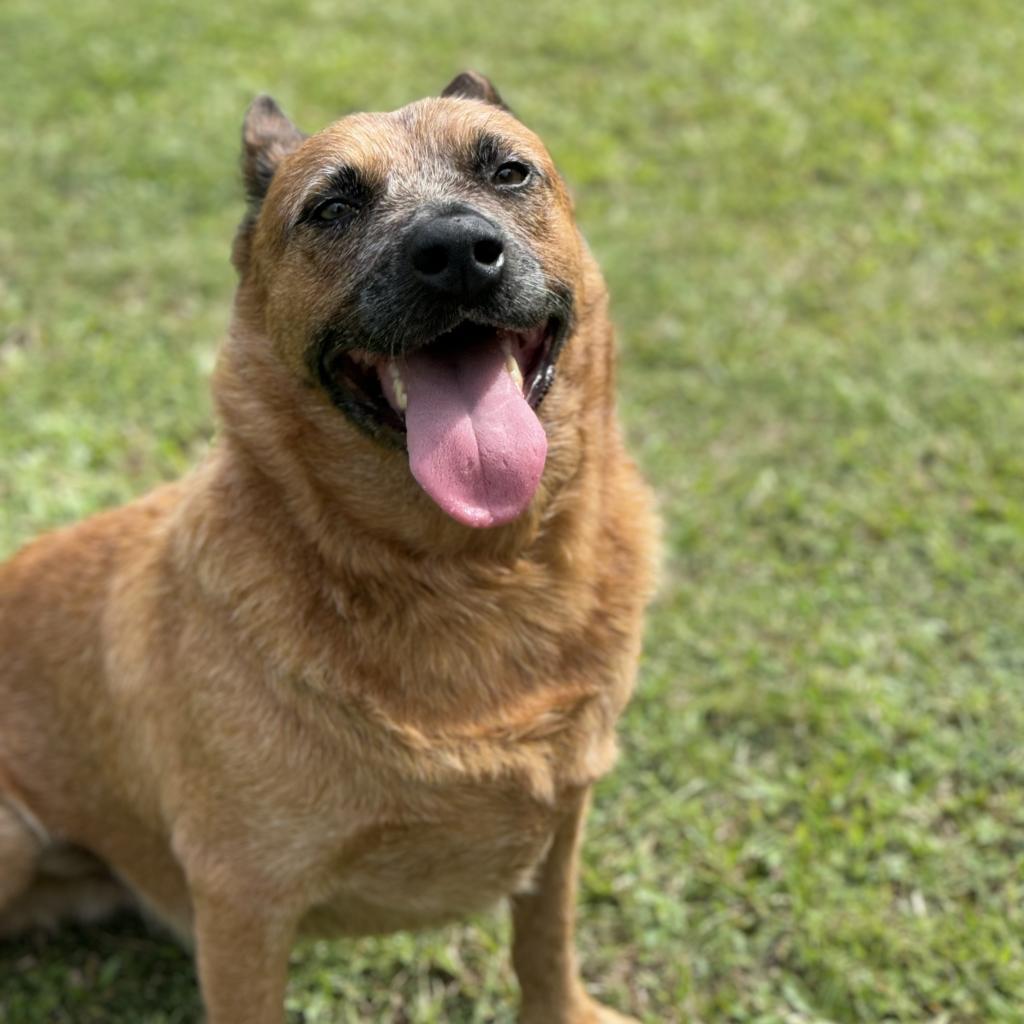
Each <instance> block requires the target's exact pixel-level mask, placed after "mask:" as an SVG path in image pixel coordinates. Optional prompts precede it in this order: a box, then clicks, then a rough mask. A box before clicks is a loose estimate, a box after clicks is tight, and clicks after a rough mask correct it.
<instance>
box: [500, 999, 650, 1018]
mask: <svg viewBox="0 0 1024 1024" xmlns="http://www.w3.org/2000/svg"><path fill="white" fill-rule="evenodd" d="M519 1024H640V1021H638V1020H637V1019H636V1018H635V1017H627V1016H626V1015H625V1014H624V1013H619V1012H618V1011H617V1010H613V1009H611V1007H609V1006H605V1005H604V1004H602V1003H598V1002H595V1001H594V1000H593V999H587V1001H586V1004H585V1005H583V1006H576V1007H575V1008H574V1009H567V1008H565V1007H564V1006H563V1007H561V1008H554V1007H550V1008H548V1009H547V1010H545V1011H542V1012H540V1013H536V1012H535V1013H532V1014H531V1013H524V1014H523V1015H522V1016H521V1017H520V1018H519Z"/></svg>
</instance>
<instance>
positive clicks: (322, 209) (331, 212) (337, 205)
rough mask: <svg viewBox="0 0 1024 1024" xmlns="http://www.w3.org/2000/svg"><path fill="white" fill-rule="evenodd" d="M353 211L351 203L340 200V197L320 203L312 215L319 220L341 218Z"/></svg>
mask: <svg viewBox="0 0 1024 1024" xmlns="http://www.w3.org/2000/svg"><path fill="white" fill-rule="evenodd" d="M353 212H354V208H353V207H352V205H351V204H349V203H345V202H342V200H340V199H331V200H329V201H328V202H326V203H322V204H321V205H320V206H318V207H317V208H316V210H315V211H314V213H313V217H314V219H316V220H319V221H333V220H341V219H343V218H344V217H347V216H349V214H351V213H353Z"/></svg>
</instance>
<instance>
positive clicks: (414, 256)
mask: <svg viewBox="0 0 1024 1024" xmlns="http://www.w3.org/2000/svg"><path fill="white" fill-rule="evenodd" d="M408 253H409V260H410V261H411V263H412V268H413V271H414V273H415V274H416V276H417V277H418V278H419V279H420V280H421V281H423V282H424V283H425V284H427V285H429V286H430V287H431V288H433V289H435V290H436V291H438V292H440V293H442V294H443V295H446V296H447V297H449V298H452V299H462V300H466V299H472V298H476V297H477V296H478V295H480V294H481V293H482V292H484V291H485V290H486V289H488V288H493V287H494V286H495V285H496V284H497V283H498V281H500V280H501V275H502V271H503V270H504V267H505V242H504V239H503V238H502V235H501V231H500V230H499V229H498V227H497V225H495V224H492V223H491V222H490V221H489V220H487V219H486V218H484V217H481V216H480V215H479V214H476V213H447V214H441V215H439V216H436V217H432V218H431V219H430V220H428V221H424V222H423V223H422V224H420V225H418V226H417V227H416V228H414V229H413V231H412V234H411V235H410V236H409V241H408Z"/></svg>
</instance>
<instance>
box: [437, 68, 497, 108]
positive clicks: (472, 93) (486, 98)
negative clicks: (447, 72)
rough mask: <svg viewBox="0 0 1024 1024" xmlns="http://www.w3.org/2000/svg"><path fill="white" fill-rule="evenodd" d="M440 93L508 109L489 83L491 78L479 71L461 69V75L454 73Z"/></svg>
mask: <svg viewBox="0 0 1024 1024" xmlns="http://www.w3.org/2000/svg"><path fill="white" fill-rule="evenodd" d="M441 95H442V96H461V97H462V98H463V99H467V100H482V101H483V102H484V103H490V104H491V106H493V107H501V109H502V110H508V107H506V106H505V101H504V100H503V99H502V98H501V96H500V95H499V93H498V90H497V89H495V88H494V86H493V85H492V84H491V80H490V79H489V78H487V77H486V76H485V75H481V74H480V72H479V71H463V72H462V74H461V75H456V76H455V77H454V78H453V79H452V80H451V81H450V82H449V83H448V84H447V85H446V86H445V87H444V89H442V90H441Z"/></svg>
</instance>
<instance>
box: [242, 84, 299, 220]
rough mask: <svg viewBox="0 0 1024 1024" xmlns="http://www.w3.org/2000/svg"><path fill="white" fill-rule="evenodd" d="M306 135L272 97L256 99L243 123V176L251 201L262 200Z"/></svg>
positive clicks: (247, 194) (253, 202)
mask: <svg viewBox="0 0 1024 1024" xmlns="http://www.w3.org/2000/svg"><path fill="white" fill-rule="evenodd" d="M305 138H306V136H305V135H304V134H303V133H302V132H300V131H299V129H298V128H296V127H295V125H294V124H292V122H291V121H290V120H289V119H288V117H287V116H286V115H285V113H284V111H282V110H281V108H280V107H279V106H278V105H277V104H276V103H275V102H274V101H273V100H272V99H271V98H270V97H269V96H257V97H256V99H254V100H253V101H252V103H251V104H250V105H249V109H248V110H247V111H246V114H245V123H244V124H243V125H242V178H243V180H244V182H245V194H246V196H248V198H249V201H250V203H252V204H253V205H254V206H255V205H258V204H259V203H260V201H261V200H262V199H263V197H264V196H265V195H266V193H267V189H268V188H269V187H270V179H271V178H273V177H274V171H276V170H277V167H278V164H280V163H281V161H282V160H283V159H284V158H285V157H286V156H287V155H288V154H289V153H291V152H292V151H293V150H295V149H298V147H299V145H300V144H301V143H302V140H303V139H305Z"/></svg>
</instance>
